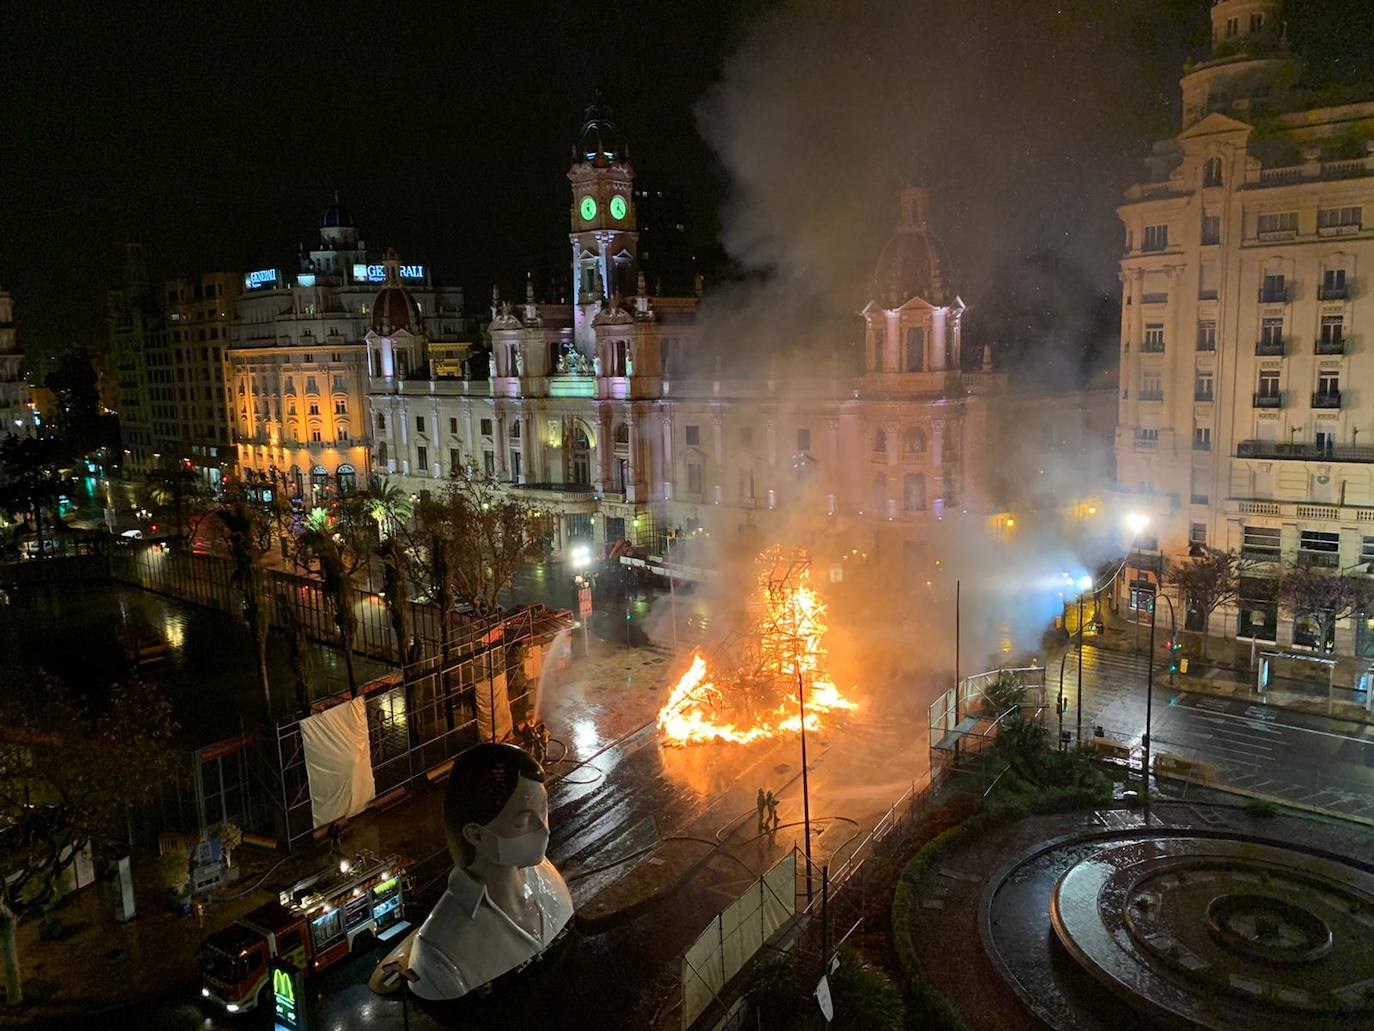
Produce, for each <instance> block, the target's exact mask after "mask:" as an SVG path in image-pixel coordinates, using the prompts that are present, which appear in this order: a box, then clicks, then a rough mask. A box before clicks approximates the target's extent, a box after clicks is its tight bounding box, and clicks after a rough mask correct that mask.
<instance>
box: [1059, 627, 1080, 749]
mask: <svg viewBox="0 0 1374 1031" xmlns="http://www.w3.org/2000/svg"><path fill="white" fill-rule="evenodd" d="M1068 661H1069V653H1068V652H1067V651H1066V652H1064V654H1063V655H1061V656H1059V705H1058V707H1057V708H1058V712H1059V750H1060V751H1061V752H1062V751H1063V750H1064V663H1066V662H1068ZM1078 679H1079V684H1080V686H1079V694H1080V695H1081V694H1082V693H1083V689H1082V686H1081V685H1082V680H1083V672H1082V670H1079V673H1078Z"/></svg>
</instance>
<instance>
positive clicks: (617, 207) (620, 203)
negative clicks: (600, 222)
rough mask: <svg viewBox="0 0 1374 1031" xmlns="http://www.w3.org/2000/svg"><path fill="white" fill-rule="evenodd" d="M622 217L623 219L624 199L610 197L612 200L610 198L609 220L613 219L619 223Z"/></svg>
mask: <svg viewBox="0 0 1374 1031" xmlns="http://www.w3.org/2000/svg"><path fill="white" fill-rule="evenodd" d="M624 217H625V198H624V197H612V198H611V218H613V219H615V220H616V221H617V222H619V221H620V220H621V219H622V218H624Z"/></svg>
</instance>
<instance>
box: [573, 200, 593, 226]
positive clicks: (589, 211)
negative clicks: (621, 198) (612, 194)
mask: <svg viewBox="0 0 1374 1031" xmlns="http://www.w3.org/2000/svg"><path fill="white" fill-rule="evenodd" d="M577 210H578V211H579V212H581V213H582V221H584V222H590V221H591V220H592V219H594V218H596V201H595V200H593V199H592V198H591V197H583V198H582V203H581V204H580V205H578V208H577Z"/></svg>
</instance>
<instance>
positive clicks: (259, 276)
mask: <svg viewBox="0 0 1374 1031" xmlns="http://www.w3.org/2000/svg"><path fill="white" fill-rule="evenodd" d="M243 283H244V285H245V286H246V287H248V289H249V290H256V289H258V288H259V287H263V286H276V284H277V270H276V269H274V268H260V269H258V270H257V271H256V272H250V273H248V275H246V276H244V277H243Z"/></svg>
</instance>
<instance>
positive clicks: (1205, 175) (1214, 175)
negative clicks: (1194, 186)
mask: <svg viewBox="0 0 1374 1031" xmlns="http://www.w3.org/2000/svg"><path fill="white" fill-rule="evenodd" d="M1202 185H1203V186H1220V185H1221V158H1208V159H1207V162H1206V164H1204V165H1203V166H1202Z"/></svg>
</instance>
